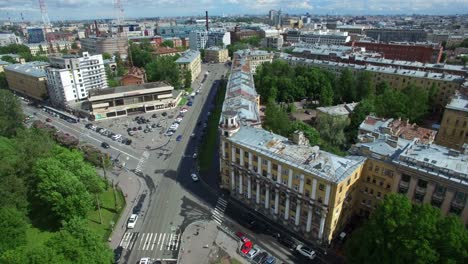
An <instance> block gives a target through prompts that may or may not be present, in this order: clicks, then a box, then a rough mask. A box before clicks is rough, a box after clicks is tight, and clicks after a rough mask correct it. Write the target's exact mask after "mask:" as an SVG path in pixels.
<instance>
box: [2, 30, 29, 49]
mask: <svg viewBox="0 0 468 264" xmlns="http://www.w3.org/2000/svg"><path fill="white" fill-rule="evenodd" d="M22 43H23V40H22V39H21V38H20V37H18V36H16V35H15V34H14V33H0V47H3V46H8V45H11V44H22Z"/></svg>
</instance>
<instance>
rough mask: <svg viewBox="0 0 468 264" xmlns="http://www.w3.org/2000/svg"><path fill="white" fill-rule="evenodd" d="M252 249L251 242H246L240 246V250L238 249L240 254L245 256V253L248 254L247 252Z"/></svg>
mask: <svg viewBox="0 0 468 264" xmlns="http://www.w3.org/2000/svg"><path fill="white" fill-rule="evenodd" d="M252 247H253V243H252V241H250V240H248V239H247V241H246V242H245V243H244V244H242V246H241V248H240V252H241V253H242V254H244V255H247V253H249V251H250V250H251V249H252Z"/></svg>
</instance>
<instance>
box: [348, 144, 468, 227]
mask: <svg viewBox="0 0 468 264" xmlns="http://www.w3.org/2000/svg"><path fill="white" fill-rule="evenodd" d="M359 139H360V143H358V144H356V145H355V146H353V147H352V148H351V150H350V152H351V154H353V155H360V156H365V157H367V160H366V162H365V166H364V169H363V170H362V174H361V178H360V180H359V184H358V186H359V192H358V197H357V200H356V207H355V212H356V213H358V214H361V215H364V216H368V215H369V214H370V213H371V212H372V211H373V210H374V209H375V207H376V206H377V205H378V204H379V203H380V201H381V200H382V199H383V197H384V196H385V195H386V194H388V193H401V194H404V195H406V196H407V197H408V199H410V200H411V201H413V202H414V203H416V204H431V205H432V206H434V207H437V208H440V209H441V211H442V213H443V214H444V215H447V214H453V215H457V216H459V217H460V218H461V220H462V222H463V224H464V225H467V224H468V199H467V196H468V181H467V179H468V177H467V176H468V162H466V161H467V160H468V156H467V155H468V152H467V149H464V150H463V151H462V152H459V151H456V150H453V149H449V148H446V147H442V146H440V145H435V144H425V143H421V142H420V141H419V140H418V139H417V138H415V139H414V140H405V139H402V138H399V137H394V136H389V135H385V137H384V138H375V137H374V136H371V135H362V136H360V138H359Z"/></svg>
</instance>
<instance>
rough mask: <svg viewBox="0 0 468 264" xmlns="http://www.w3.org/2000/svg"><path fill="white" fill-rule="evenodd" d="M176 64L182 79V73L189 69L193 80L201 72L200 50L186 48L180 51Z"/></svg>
mask: <svg viewBox="0 0 468 264" xmlns="http://www.w3.org/2000/svg"><path fill="white" fill-rule="evenodd" d="M176 64H177V66H178V67H179V74H180V79H181V80H183V78H184V73H185V72H186V71H189V72H190V74H191V76H192V81H193V80H195V79H196V78H197V77H198V75H200V73H201V55H200V52H199V51H197V50H188V51H186V52H184V53H182V56H181V57H180V58H178V59H177V60H176Z"/></svg>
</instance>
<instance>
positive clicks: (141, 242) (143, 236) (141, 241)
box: [137, 233, 146, 250]
mask: <svg viewBox="0 0 468 264" xmlns="http://www.w3.org/2000/svg"><path fill="white" fill-rule="evenodd" d="M145 235H146V233H143V235H142V236H141V239H140V243H139V244H138V248H137V249H138V250H140V248H141V245H143V239H144V238H145Z"/></svg>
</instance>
